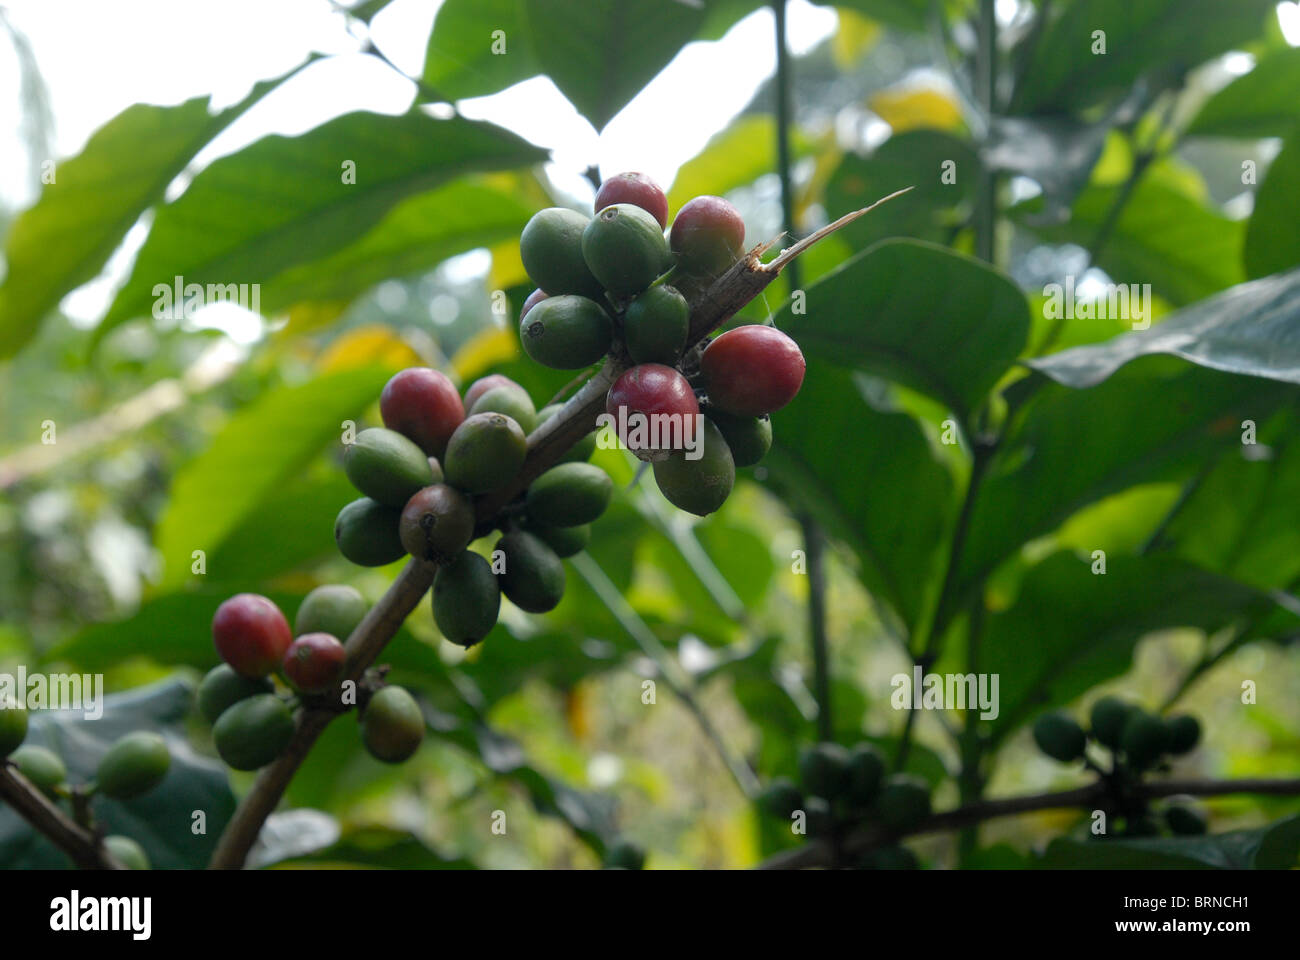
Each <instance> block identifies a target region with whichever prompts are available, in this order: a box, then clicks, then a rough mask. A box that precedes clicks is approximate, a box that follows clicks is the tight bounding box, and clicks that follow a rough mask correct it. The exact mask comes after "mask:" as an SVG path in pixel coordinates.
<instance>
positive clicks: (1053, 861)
mask: <svg viewBox="0 0 1300 960" xmlns="http://www.w3.org/2000/svg"><path fill="white" fill-rule="evenodd" d="M1298 853H1300V817H1288V818H1287V819H1285V820H1279V821H1278V822H1277V823H1273V824H1269V825H1268V826H1264V827H1256V828H1255V829H1253V830H1234V831H1232V832H1231V833H1216V834H1211V835H1209V836H1203V837H1133V838H1123V839H1105V840H1075V839H1072V838H1069V837H1057V838H1056V839H1055V840H1053V841H1052V842H1051V844H1049V845H1048V848H1047V852H1046V853H1045V854H1044V855H1043V857H1042V859H1041V860H1040V861H1039V866H1042V867H1048V868H1055V869H1067V870H1115V869H1140V870H1151V869H1164V870H1195V869H1201V870H1205V869H1218V870H1252V869H1253V870H1290V869H1293V868H1294V867H1295V866H1296V857H1297V854H1298Z"/></svg>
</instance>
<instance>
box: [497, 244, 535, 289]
mask: <svg viewBox="0 0 1300 960" xmlns="http://www.w3.org/2000/svg"><path fill="white" fill-rule="evenodd" d="M488 250H489V251H490V252H491V254H492V269H491V270H489V271H488V289H489V290H509V289H510V288H511V287H517V286H519V285H521V284H525V283H531V281H530V280H529V279H528V274H527V273H526V272H525V271H524V261H523V260H522V259H521V258H520V256H519V238H518V237H512V238H511V239H509V240H502V241H501V242H500V243H498V244H494V245H493V246H491V247H489V248H488Z"/></svg>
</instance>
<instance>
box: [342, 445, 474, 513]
mask: <svg viewBox="0 0 1300 960" xmlns="http://www.w3.org/2000/svg"><path fill="white" fill-rule="evenodd" d="M458 426H459V425H458ZM453 432H454V431H453ZM343 472H344V473H346V474H347V475H348V479H349V480H351V481H352V485H353V486H354V487H356V488H357V489H358V490H360V491H361V492H362V493H364V494H365V495H366V496H367V497H369V498H370V499H371V500H375V501H377V502H379V503H382V504H383V505H384V506H386V507H396V508H397V509H398V510H400V509H402V507H404V506H406V501H407V500H410V499H411V496H412V495H413V494H414V493H415V492H416V491H417V490H419V489H421V488H423V487H427V486H429V484H431V483H433V470H432V468H430V466H429V457H428V455H427V454H426V453H425V452H424V451H423V450H421V449H420V448H419V446H417V445H416V444H415V443H414V442H413V441H411V440H408V439H407V438H406V437H404V436H402V435H401V434H400V433H398V432H397V431H396V430H389V429H387V428H385V427H371V428H370V429H369V430H362V431H361V432H360V433H358V434H357V437H356V440H354V441H353V442H352V443H350V444H348V448H347V452H346V453H345V454H344V455H343Z"/></svg>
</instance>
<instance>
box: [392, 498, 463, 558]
mask: <svg viewBox="0 0 1300 960" xmlns="http://www.w3.org/2000/svg"><path fill="white" fill-rule="evenodd" d="M397 529H398V534H399V535H400V536H401V538H402V546H404V547H405V548H406V552H407V553H409V554H410V555H411V556H413V557H415V558H416V559H417V560H429V561H432V562H433V563H446V562H447V561H448V560H450V559H451V558H452V557H454V556H456V555H457V554H458V553H460V552H461V551H462V550H464V549H465V548H466V547H468V546H469V542H470V540H472V539H473V538H474V505H473V504H472V503H470V499H469V497H467V496H465V494H463V493H461V492H460V491H459V490H457V489H456V488H455V487H451V486H448V485H447V484H445V483H435V484H434V485H433V486H431V487H425V488H424V489H423V490H421V491H420V492H419V493H417V494H416V495H415V496H413V497H411V499H410V501H409V502H408V503H407V504H406V509H405V510H403V511H402V517H401V519H400V520H399V521H398V527H397Z"/></svg>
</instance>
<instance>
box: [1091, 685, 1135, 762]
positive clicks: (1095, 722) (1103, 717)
mask: <svg viewBox="0 0 1300 960" xmlns="http://www.w3.org/2000/svg"><path fill="white" fill-rule="evenodd" d="M1135 709H1136V708H1135V707H1134V706H1133V705H1132V704H1130V703H1125V702H1124V701H1123V700H1121V699H1119V698H1118V697H1102V698H1101V699H1100V700H1098V701H1097V702H1096V703H1094V704H1093V705H1092V712H1091V713H1090V714H1089V717H1088V723H1089V725H1090V726H1091V727H1092V736H1093V738H1094V739H1095V740H1096V741H1097V742H1098V743H1100V744H1101V745H1102V746H1103V747H1109V748H1110V749H1111V750H1118V749H1119V745H1120V738H1121V737H1123V735H1124V724H1125V723H1127V722H1128V718H1129V715H1130V714H1132V712H1133V711H1134V710H1135Z"/></svg>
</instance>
